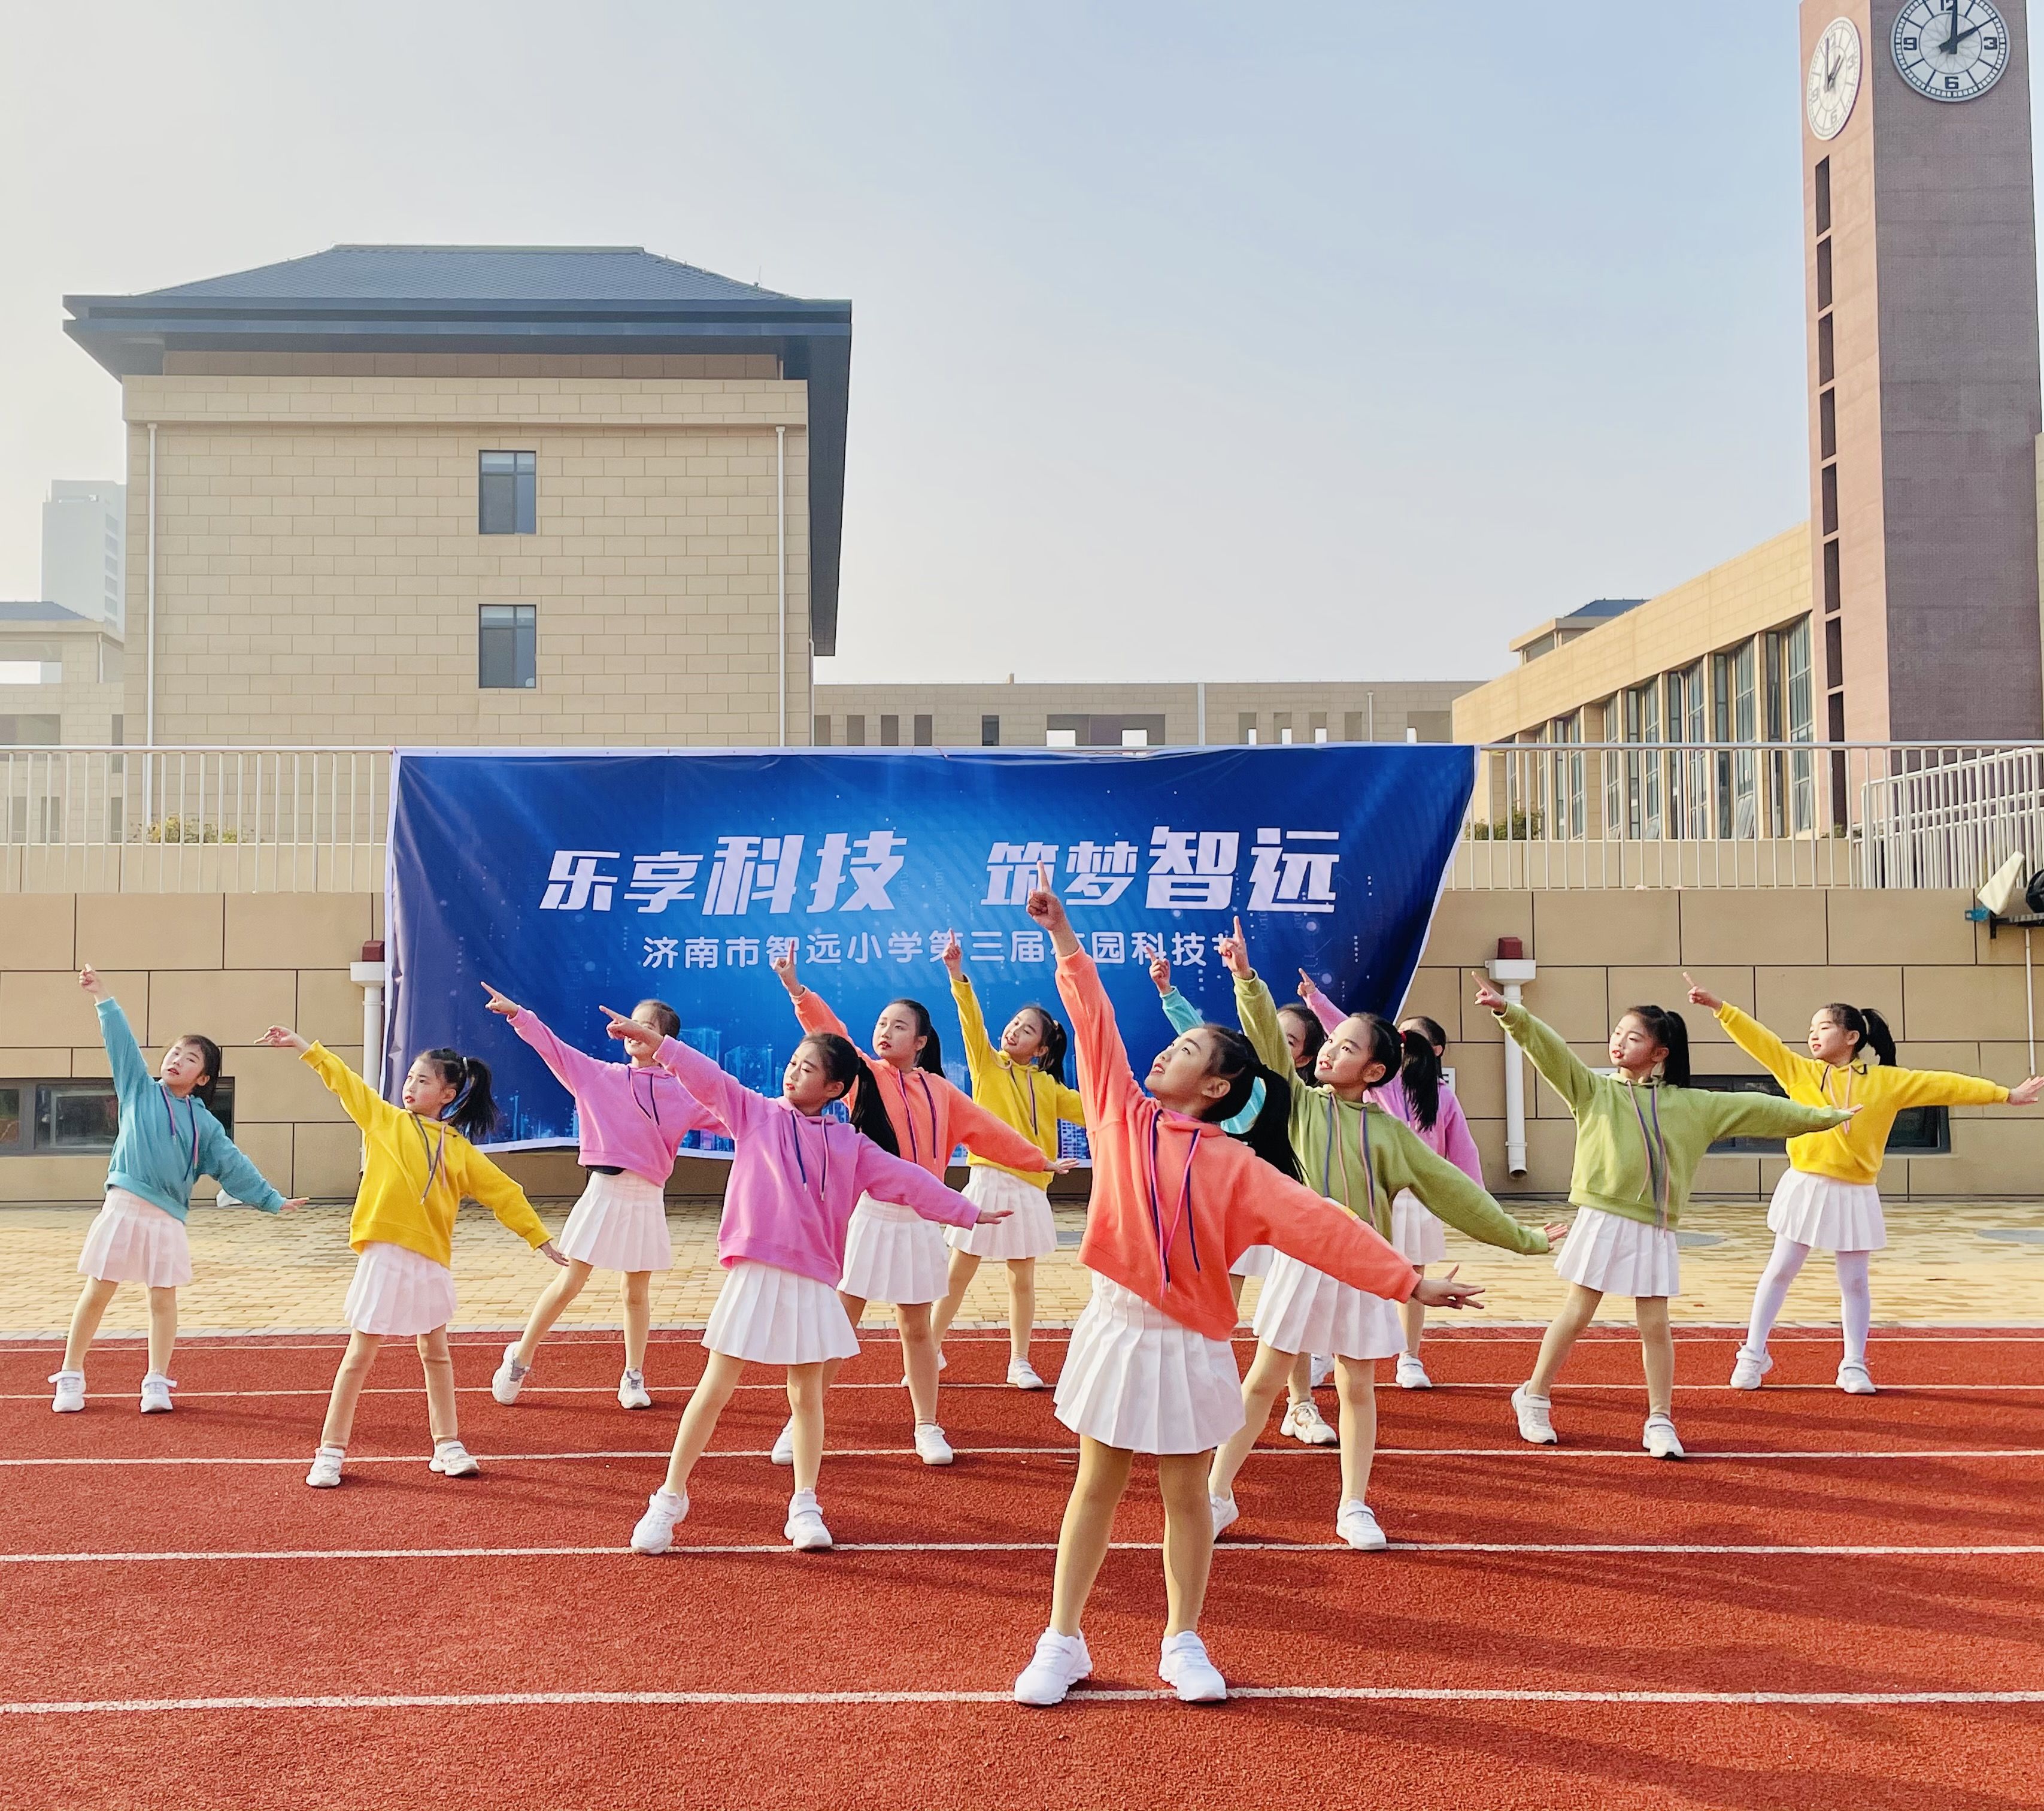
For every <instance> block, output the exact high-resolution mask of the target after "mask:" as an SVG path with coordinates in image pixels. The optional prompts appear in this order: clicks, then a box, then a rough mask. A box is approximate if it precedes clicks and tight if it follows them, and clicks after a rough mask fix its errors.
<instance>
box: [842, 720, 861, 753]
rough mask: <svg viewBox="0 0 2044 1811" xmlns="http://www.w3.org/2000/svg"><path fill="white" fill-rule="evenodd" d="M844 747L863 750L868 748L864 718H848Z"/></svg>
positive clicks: (845, 721) (845, 723)
mask: <svg viewBox="0 0 2044 1811" xmlns="http://www.w3.org/2000/svg"><path fill="white" fill-rule="evenodd" d="M844 745H845V747H847V748H864V747H865V746H866V719H865V718H864V717H847V718H846V719H845V720H844Z"/></svg>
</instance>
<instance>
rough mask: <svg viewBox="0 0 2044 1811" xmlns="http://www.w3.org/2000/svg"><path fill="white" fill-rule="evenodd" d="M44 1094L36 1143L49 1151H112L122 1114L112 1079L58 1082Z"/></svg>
mask: <svg viewBox="0 0 2044 1811" xmlns="http://www.w3.org/2000/svg"><path fill="white" fill-rule="evenodd" d="M38 1092H39V1094H40V1096H41V1101H40V1111H39V1112H38V1113H37V1119H38V1120H39V1121H40V1124H39V1125H38V1126H37V1139H36V1146H37V1149H38V1150H46V1151H111V1150H112V1149H113V1134H114V1132H115V1131H116V1129H117V1128H118V1125H119V1123H120V1116H119V1113H118V1111H117V1109H116V1107H115V1105H114V1102H113V1083H112V1082H49V1083H46V1084H45V1085H44V1086H43V1087H42V1088H40V1090H38Z"/></svg>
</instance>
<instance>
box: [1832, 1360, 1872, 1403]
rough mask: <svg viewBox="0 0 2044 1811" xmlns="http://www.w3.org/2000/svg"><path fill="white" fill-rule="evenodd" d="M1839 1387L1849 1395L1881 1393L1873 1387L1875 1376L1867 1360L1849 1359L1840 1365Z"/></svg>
mask: <svg viewBox="0 0 2044 1811" xmlns="http://www.w3.org/2000/svg"><path fill="white" fill-rule="evenodd" d="M1838 1387H1839V1389H1841V1390H1843V1391H1844V1392H1845V1393H1846V1394H1847V1395H1848V1396H1874V1395H1877V1394H1880V1392H1879V1391H1877V1390H1876V1389H1875V1388H1874V1387H1873V1377H1872V1375H1870V1374H1869V1372H1868V1371H1867V1368H1866V1365H1865V1362H1864V1361H1863V1360H1861V1359H1846V1362H1845V1363H1843V1364H1842V1365H1840V1366H1839V1367H1838Z"/></svg>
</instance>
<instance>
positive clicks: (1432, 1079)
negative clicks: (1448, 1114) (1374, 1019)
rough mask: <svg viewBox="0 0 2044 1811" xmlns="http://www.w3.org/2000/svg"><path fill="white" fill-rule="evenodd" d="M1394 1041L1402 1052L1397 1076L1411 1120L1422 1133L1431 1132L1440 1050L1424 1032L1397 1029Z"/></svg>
mask: <svg viewBox="0 0 2044 1811" xmlns="http://www.w3.org/2000/svg"><path fill="white" fill-rule="evenodd" d="M1398 1041H1399V1042H1400V1044H1402V1045H1403V1046H1404V1052H1405V1060H1404V1062H1403V1063H1400V1065H1399V1069H1398V1079H1399V1080H1400V1082H1403V1083H1404V1086H1405V1098H1406V1099H1407V1100H1408V1101H1410V1102H1412V1123H1413V1124H1414V1125H1416V1127H1417V1128H1418V1129H1420V1131H1422V1132H1431V1131H1432V1130H1433V1129H1434V1121H1435V1120H1437V1119H1438V1118H1439V1117H1440V1113H1441V1055H1440V1052H1439V1051H1437V1050H1435V1048H1434V1046H1433V1044H1431V1042H1430V1041H1429V1040H1428V1039H1427V1034H1426V1033H1425V1032H1420V1031H1401V1032H1399V1033H1398Z"/></svg>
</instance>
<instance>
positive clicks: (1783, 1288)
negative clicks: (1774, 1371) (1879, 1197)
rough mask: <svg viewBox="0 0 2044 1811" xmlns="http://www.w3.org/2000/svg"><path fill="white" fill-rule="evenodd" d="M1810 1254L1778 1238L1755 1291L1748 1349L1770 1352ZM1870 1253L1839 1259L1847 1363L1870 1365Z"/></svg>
mask: <svg viewBox="0 0 2044 1811" xmlns="http://www.w3.org/2000/svg"><path fill="white" fill-rule="evenodd" d="M1809 1255H1810V1248H1809V1247H1808V1245H1799V1244H1796V1241H1795V1240H1793V1239H1788V1238H1784V1237H1782V1236H1781V1235H1780V1234H1778V1233H1777V1235H1776V1236H1775V1240H1774V1251H1773V1255H1772V1256H1770V1257H1769V1259H1768V1260H1767V1268H1766V1269H1765V1270H1764V1271H1762V1272H1761V1273H1760V1286H1759V1287H1758V1289H1756V1290H1754V1292H1753V1320H1752V1321H1751V1323H1750V1325H1748V1327H1747V1328H1746V1350H1747V1351H1748V1352H1755V1353H1758V1352H1765V1351H1766V1350H1767V1336H1768V1335H1769V1333H1771V1332H1773V1331H1774V1323H1775V1321H1777V1320H1778V1319H1779V1318H1780V1317H1781V1305H1782V1303H1783V1302H1786V1301H1787V1300H1788V1286H1789V1284H1790V1283H1792V1282H1794V1281H1795V1280H1796V1272H1797V1271H1800V1270H1801V1269H1802V1267H1803V1260H1804V1259H1805V1258H1807V1257H1808V1256H1809ZM1872 1256H1873V1253H1872V1252H1839V1253H1838V1318H1839V1320H1840V1321H1842V1323H1843V1324H1844V1328H1845V1336H1846V1363H1848V1364H1865V1363H1866V1330H1867V1328H1868V1327H1869V1326H1870V1325H1872V1324H1873V1290H1872V1289H1871V1288H1870V1286H1869V1284H1868V1282H1867V1263H1868V1260H1869V1259H1870V1258H1871V1257H1872Z"/></svg>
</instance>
